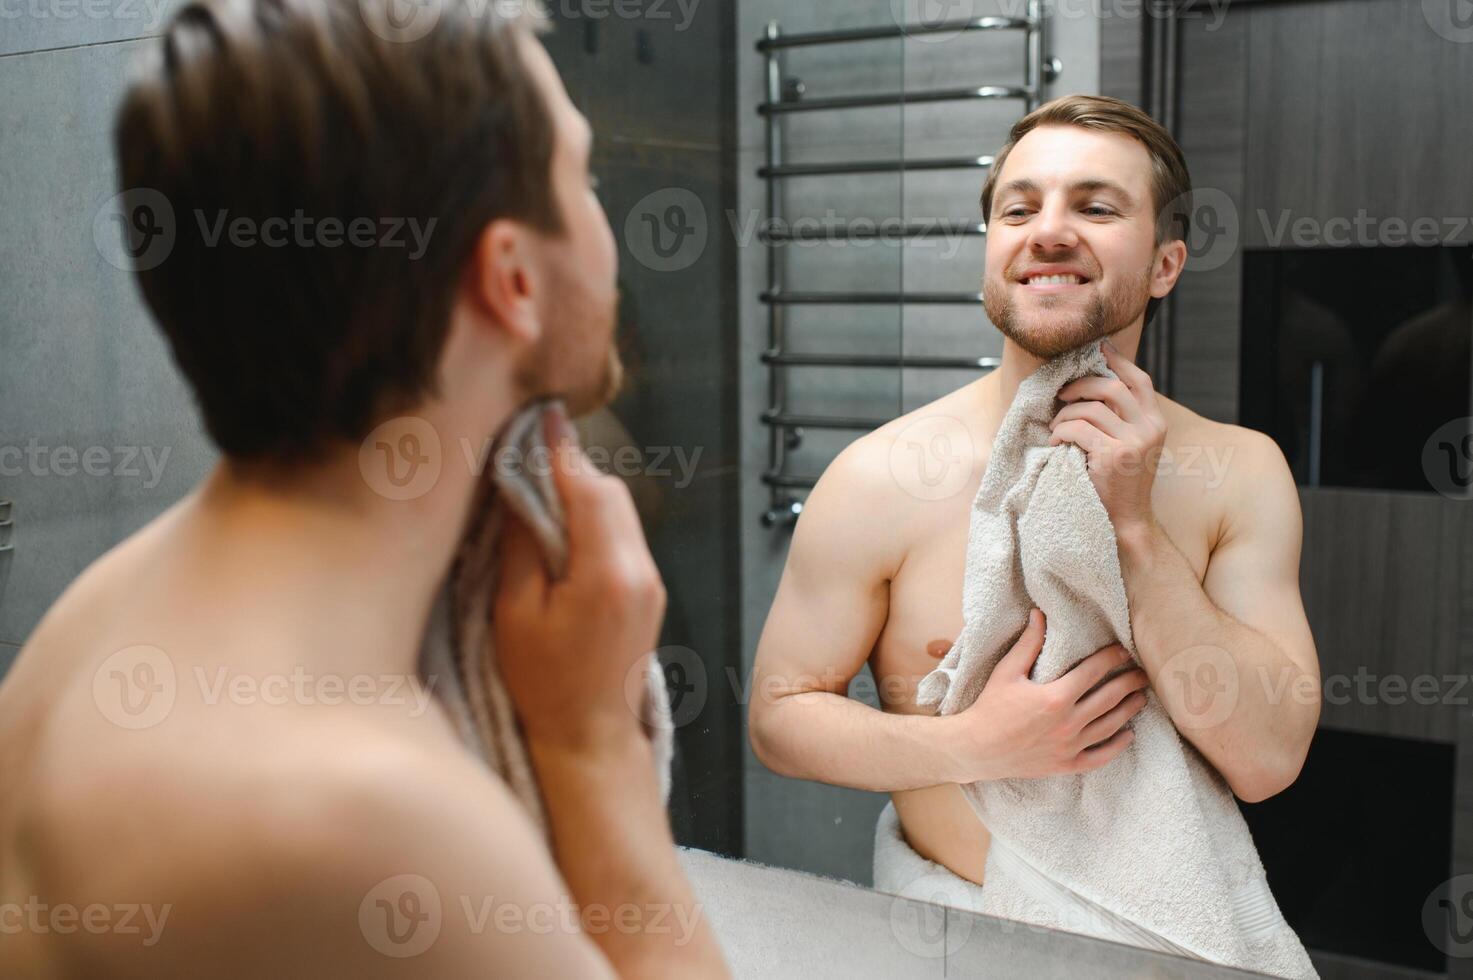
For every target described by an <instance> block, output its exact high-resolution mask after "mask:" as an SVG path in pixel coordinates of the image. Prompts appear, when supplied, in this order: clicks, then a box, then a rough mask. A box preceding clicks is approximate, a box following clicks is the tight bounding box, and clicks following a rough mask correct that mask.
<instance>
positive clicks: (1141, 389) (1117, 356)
mask: <svg viewBox="0 0 1473 980" xmlns="http://www.w3.org/2000/svg"><path fill="white" fill-rule="evenodd" d="M1100 351H1101V353H1103V354H1104V355H1105V363H1106V364H1108V365H1109V366H1110V370H1111V371H1114V372H1115V374H1116V375H1117V376H1119V378H1120V380H1121V381H1123V382H1124V383H1125V386H1126V387H1127V388H1129V389H1130V391H1131V394H1133V395H1135V397H1136V400H1137V401H1138V402H1140V403H1141V406H1142V407H1143V408H1145V409H1146V410H1147V411H1154V410H1155V408H1156V386H1155V385H1153V384H1152V383H1151V376H1150V375H1149V374H1147V373H1146V372H1145V371H1143V370H1141V369H1140V368H1139V367H1138V366H1137V365H1136V364H1135V363H1134V362H1132V361H1131V360H1130V359H1129V358H1128V357H1126V356H1125V355H1124V354H1122V353H1120V351H1118V350H1116V349H1115V345H1114V344H1112V343H1110V340H1109V338H1106V339H1105V340H1103V341H1101V342H1100Z"/></svg>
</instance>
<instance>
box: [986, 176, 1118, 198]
mask: <svg viewBox="0 0 1473 980" xmlns="http://www.w3.org/2000/svg"><path fill="white" fill-rule="evenodd" d="M1069 190H1070V191H1074V192H1078V191H1084V192H1086V193H1087V192H1090V191H1108V192H1110V193H1112V194H1115V195H1118V196H1119V197H1120V198H1121V199H1122V200H1124V201H1125V202H1126V203H1127V204H1134V203H1135V198H1134V197H1132V196H1131V193H1130V192H1129V191H1127V190H1126V189H1125V188H1124V187H1122V186H1121V185H1120V184H1117V183H1116V182H1115V181H1113V180H1106V179H1105V178H1104V177H1087V178H1085V179H1084V180H1076V181H1075V182H1074V183H1072V184H1070V185H1069ZM1010 193H1017V194H1038V193H1041V189H1040V188H1039V186H1038V183H1037V182H1036V181H1033V180H1029V179H1028V178H1027V177H1019V178H1018V179H1017V180H1010V181H1008V182H1007V183H1006V184H1003V185H1002V186H1001V187H999V188H998V189H997V196H998V197H1002V196H1003V195H1005V194H1010Z"/></svg>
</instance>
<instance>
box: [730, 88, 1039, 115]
mask: <svg viewBox="0 0 1473 980" xmlns="http://www.w3.org/2000/svg"><path fill="white" fill-rule="evenodd" d="M1034 95H1035V93H1034V91H1033V90H1032V89H1030V88H1028V87H1026V86H1023V85H977V86H973V87H970V88H936V89H926V90H924V91H920V92H874V93H871V94H869V95H836V96H833V97H831V98H827V99H803V100H798V101H793V102H781V101H779V102H763V103H762V104H760V105H759V106H757V111H758V112H760V113H762V114H763V115H772V114H775V113H784V112H826V111H829V110H832V109H869V108H873V107H876V106H888V105H914V104H915V103H918V102H964V101H968V100H975V99H1027V100H1029V101H1032V100H1033V98H1034Z"/></svg>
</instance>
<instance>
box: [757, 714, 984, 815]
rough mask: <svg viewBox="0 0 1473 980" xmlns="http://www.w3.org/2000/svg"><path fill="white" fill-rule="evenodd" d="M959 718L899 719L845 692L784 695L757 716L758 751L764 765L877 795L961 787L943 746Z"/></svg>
mask: <svg viewBox="0 0 1473 980" xmlns="http://www.w3.org/2000/svg"><path fill="white" fill-rule="evenodd" d="M951 717H952V716H932V715H904V714H891V713H889V712H885V711H880V710H878V709H876V708H872V707H870V706H869V705H867V704H865V703H863V702H862V701H855V700H854V699H852V698H848V697H845V696H844V695H842V694H832V693H829V692H827V691H809V692H804V693H801V694H789V695H785V696H783V697H781V698H777V699H776V700H774V701H773V703H772V704H769V705H767V706H766V707H765V708H764V709H763V711H762V712H761V713H760V714H759V715H758V716H757V717H756V718H754V721H753V724H754V726H755V728H754V731H753V748H754V749H755V750H756V751H757V753H758V756H759V758H761V760H762V762H763V764H764V765H766V766H767V767H768V768H769V769H772V770H773V771H774V772H776V773H778V774H779V775H783V776H790V777H793V778H795V779H812V780H816V781H818V782H822V783H831V784H833V785H836V786H847V787H850V788H851V789H863V790H869V791H871V792H877V793H894V792H899V791H901V790H908V789H921V788H923V787H926V786H935V785H937V784H938V783H948V782H957V781H958V780H959V779H960V778H961V777H960V774H959V773H958V772H957V767H956V765H955V763H954V761H953V760H952V759H951V758H950V756H949V755H948V754H947V753H946V752H945V751H944V749H943V748H942V746H944V745H949V744H952V742H951V740H949V739H947V738H946V737H945V733H946V728H947V726H949V725H951V724H953V722H952V720H951Z"/></svg>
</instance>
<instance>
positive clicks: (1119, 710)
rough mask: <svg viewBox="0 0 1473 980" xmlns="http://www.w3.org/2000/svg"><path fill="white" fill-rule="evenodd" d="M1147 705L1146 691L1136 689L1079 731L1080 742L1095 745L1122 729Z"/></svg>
mask: <svg viewBox="0 0 1473 980" xmlns="http://www.w3.org/2000/svg"><path fill="white" fill-rule="evenodd" d="M1145 706H1146V692H1145V691H1136V692H1134V693H1133V694H1129V695H1126V697H1125V698H1124V699H1122V700H1121V702H1120V703H1119V704H1117V705H1115V707H1113V708H1111V709H1110V710H1109V711H1107V712H1105V713H1104V714H1103V715H1100V716H1099V717H1098V718H1096V719H1095V720H1094V721H1092V722H1090V723H1089V724H1088V725H1085V726H1084V728H1083V729H1081V730H1080V732H1079V744H1081V745H1086V746H1088V745H1094V744H1095V743H1096V742H1103V741H1104V740H1105V739H1107V738H1109V737H1110V736H1111V735H1114V734H1115V733H1116V732H1118V731H1120V728H1121V726H1122V725H1124V724H1125V723H1126V722H1128V721H1130V719H1132V718H1134V717H1135V716H1136V715H1137V714H1139V713H1140V711H1141V710H1142V709H1143V708H1145Z"/></svg>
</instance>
